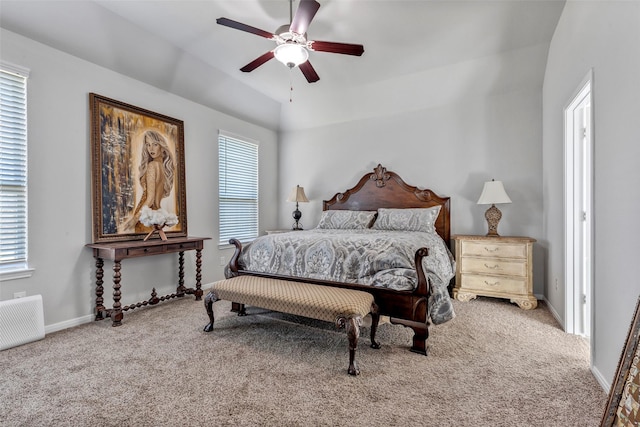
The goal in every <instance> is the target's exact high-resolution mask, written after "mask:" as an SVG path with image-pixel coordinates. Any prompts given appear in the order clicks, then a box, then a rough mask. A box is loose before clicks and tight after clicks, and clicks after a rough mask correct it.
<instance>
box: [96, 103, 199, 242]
mask: <svg viewBox="0 0 640 427" xmlns="http://www.w3.org/2000/svg"><path fill="white" fill-rule="evenodd" d="M89 102H90V104H91V159H92V162H91V166H92V193H91V198H92V207H93V221H92V226H93V242H94V243H96V242H101V241H116V240H138V239H145V240H146V239H147V238H148V237H149V236H150V235H151V234H150V232H151V231H153V230H155V231H158V232H159V231H163V232H166V234H167V235H169V237H183V236H187V207H186V188H185V178H184V176H185V173H184V157H185V156H184V123H183V122H182V121H181V120H178V119H173V118H171V117H168V116H165V115H162V114H158V113H154V112H152V111H149V110H145V109H142V108H138V107H134V106H133V105H129V104H125V103H122V102H119V101H115V100H113V99H109V98H105V97H103V96H100V95H97V94H95V93H91V94H89ZM163 220H164V222H162V221H163ZM160 237H163V234H160Z"/></svg>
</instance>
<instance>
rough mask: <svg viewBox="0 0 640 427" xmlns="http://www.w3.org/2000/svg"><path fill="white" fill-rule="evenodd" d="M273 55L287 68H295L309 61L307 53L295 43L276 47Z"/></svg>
mask: <svg viewBox="0 0 640 427" xmlns="http://www.w3.org/2000/svg"><path fill="white" fill-rule="evenodd" d="M273 54H274V56H275V57H276V59H277V60H278V61H280V62H282V63H283V64H284V65H286V66H287V67H289V68H294V67H297V66H298V65H300V64H303V63H305V62H307V60H308V59H309V52H308V51H307V49H306V48H305V47H304V46H302V45H300V44H297V43H283V44H281V45H278V46H277V47H276V48H275V49H274V50H273Z"/></svg>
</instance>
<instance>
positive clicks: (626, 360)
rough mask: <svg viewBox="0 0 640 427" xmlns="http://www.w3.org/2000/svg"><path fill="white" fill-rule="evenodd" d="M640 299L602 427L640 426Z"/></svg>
mask: <svg viewBox="0 0 640 427" xmlns="http://www.w3.org/2000/svg"><path fill="white" fill-rule="evenodd" d="M639 334H640V298H638V302H637V303H636V310H635V313H634V315H633V319H632V320H631V326H630V327H629V333H628V334H627V341H626V343H625V345H624V348H623V350H622V355H621V356H620V362H619V363H618V369H617V370H616V376H615V378H614V380H613V384H612V385H611V390H610V391H609V400H608V401H607V408H606V410H605V413H604V414H603V416H602V422H601V423H600V426H601V427H612V426H625V427H626V426H629V427H631V426H638V425H640V348H639V347H638V340H639Z"/></svg>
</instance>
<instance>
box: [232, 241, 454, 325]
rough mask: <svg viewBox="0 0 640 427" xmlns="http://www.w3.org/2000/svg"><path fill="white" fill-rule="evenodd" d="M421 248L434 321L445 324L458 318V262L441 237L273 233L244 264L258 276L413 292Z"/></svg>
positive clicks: (248, 249) (246, 250) (253, 247)
mask: <svg viewBox="0 0 640 427" xmlns="http://www.w3.org/2000/svg"><path fill="white" fill-rule="evenodd" d="M421 247H426V248H428V250H429V255H428V256H427V257H425V258H423V268H424V271H425V273H426V275H427V277H428V278H429V280H430V282H431V290H432V293H431V295H430V297H429V312H430V315H431V320H432V322H433V323H434V324H440V323H444V322H446V321H448V320H451V319H452V318H453V317H454V316H455V314H454V311H453V306H452V304H451V300H450V298H449V293H448V291H447V286H448V284H449V281H450V280H451V278H452V277H453V276H454V275H455V261H454V259H453V256H452V255H451V252H450V251H449V248H448V247H447V245H446V243H445V242H444V241H443V240H442V238H441V237H440V236H439V235H437V234H435V233H426V232H416V231H411V232H407V231H380V230H371V229H362V230H338V229H335V230H334V229H312V230H305V231H292V232H288V233H279V234H271V235H267V236H261V237H259V238H257V239H255V240H254V241H253V242H251V243H249V244H247V245H245V246H244V247H243V249H242V254H241V256H240V260H239V263H240V266H241V267H242V268H243V269H244V270H248V271H254V272H261V273H271V274H281V275H286V276H295V277H307V278H313V279H321V280H331V281H337V282H344V283H358V284H363V285H370V286H379V287H383V288H389V289H395V290H402V291H411V290H414V289H415V288H416V286H417V281H418V278H417V274H416V271H415V268H414V262H415V253H416V251H417V250H418V249H419V248H421Z"/></svg>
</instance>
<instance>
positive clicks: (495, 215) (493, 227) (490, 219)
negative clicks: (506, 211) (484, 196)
mask: <svg viewBox="0 0 640 427" xmlns="http://www.w3.org/2000/svg"><path fill="white" fill-rule="evenodd" d="M484 217H485V218H486V219H487V225H488V226H489V232H488V233H487V236H500V235H499V234H498V223H499V222H500V219H501V218H502V212H500V209H498V208H496V205H491V207H490V208H489V209H487V211H486V212H485V213H484Z"/></svg>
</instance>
